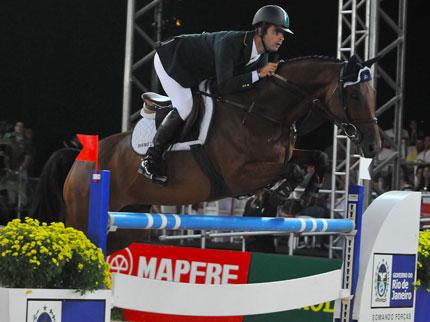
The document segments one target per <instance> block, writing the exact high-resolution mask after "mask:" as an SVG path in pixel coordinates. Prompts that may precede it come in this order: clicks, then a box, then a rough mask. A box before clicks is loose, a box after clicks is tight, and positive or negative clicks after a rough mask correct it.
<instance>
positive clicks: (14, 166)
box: [4, 122, 33, 204]
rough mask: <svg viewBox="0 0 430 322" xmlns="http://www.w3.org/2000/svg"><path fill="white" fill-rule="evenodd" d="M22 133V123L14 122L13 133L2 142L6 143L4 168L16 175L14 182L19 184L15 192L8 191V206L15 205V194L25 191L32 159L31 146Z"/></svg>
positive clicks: (23, 130) (23, 131)
mask: <svg viewBox="0 0 430 322" xmlns="http://www.w3.org/2000/svg"><path fill="white" fill-rule="evenodd" d="M24 133H25V128H24V123H23V122H16V124H15V127H14V131H13V132H9V133H6V134H5V135H4V140H5V141H6V142H8V145H7V148H6V150H5V167H6V169H7V170H9V172H11V173H12V174H17V175H18V177H17V178H16V181H17V182H18V183H19V186H18V188H17V189H15V191H14V190H13V189H10V190H8V196H9V203H10V204H16V203H17V197H18V194H17V193H16V192H18V191H25V190H26V188H25V184H26V181H27V176H28V173H27V170H28V166H29V165H30V162H31V161H32V157H33V150H32V147H31V144H30V142H29V141H28V139H26V138H25V135H24ZM21 185H23V186H21Z"/></svg>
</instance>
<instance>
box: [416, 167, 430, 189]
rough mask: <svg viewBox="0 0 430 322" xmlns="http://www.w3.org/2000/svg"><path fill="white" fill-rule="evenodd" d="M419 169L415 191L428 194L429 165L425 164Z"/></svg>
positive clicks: (429, 187)
mask: <svg viewBox="0 0 430 322" xmlns="http://www.w3.org/2000/svg"><path fill="white" fill-rule="evenodd" d="M421 167H422V171H421V172H420V175H419V176H418V180H417V185H416V186H415V190H417V191H422V192H430V164H425V165H423V166H421Z"/></svg>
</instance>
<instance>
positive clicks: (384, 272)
mask: <svg viewBox="0 0 430 322" xmlns="http://www.w3.org/2000/svg"><path fill="white" fill-rule="evenodd" d="M389 276H390V272H389V268H388V264H387V263H386V262H385V261H384V260H382V261H381V262H380V263H379V264H378V266H377V269H376V276H375V278H376V287H375V288H376V294H377V295H378V297H385V296H386V295H387V291H388V285H389Z"/></svg>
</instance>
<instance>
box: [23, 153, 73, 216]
mask: <svg viewBox="0 0 430 322" xmlns="http://www.w3.org/2000/svg"><path fill="white" fill-rule="evenodd" d="M79 151H80V150H78V149H74V148H63V149H60V150H57V151H55V152H54V153H53V154H52V155H51V156H50V157H49V159H48V161H47V162H46V163H45V166H44V167H43V169H42V173H41V175H40V178H39V182H38V184H37V187H36V191H35V194H34V197H33V200H32V203H31V207H30V216H31V217H33V218H35V219H38V220H40V221H41V222H48V223H49V222H58V221H63V222H64V219H65V204H64V199H63V185H64V182H65V180H66V177H67V174H68V173H69V171H70V169H71V168H72V165H73V162H74V161H75V158H76V156H77V155H78V154H79Z"/></svg>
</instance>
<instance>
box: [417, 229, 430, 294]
mask: <svg viewBox="0 0 430 322" xmlns="http://www.w3.org/2000/svg"><path fill="white" fill-rule="evenodd" d="M416 285H417V286H419V287H424V288H426V289H427V290H430V230H427V231H421V232H420V237H419V240H418V266H417V283H416Z"/></svg>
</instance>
